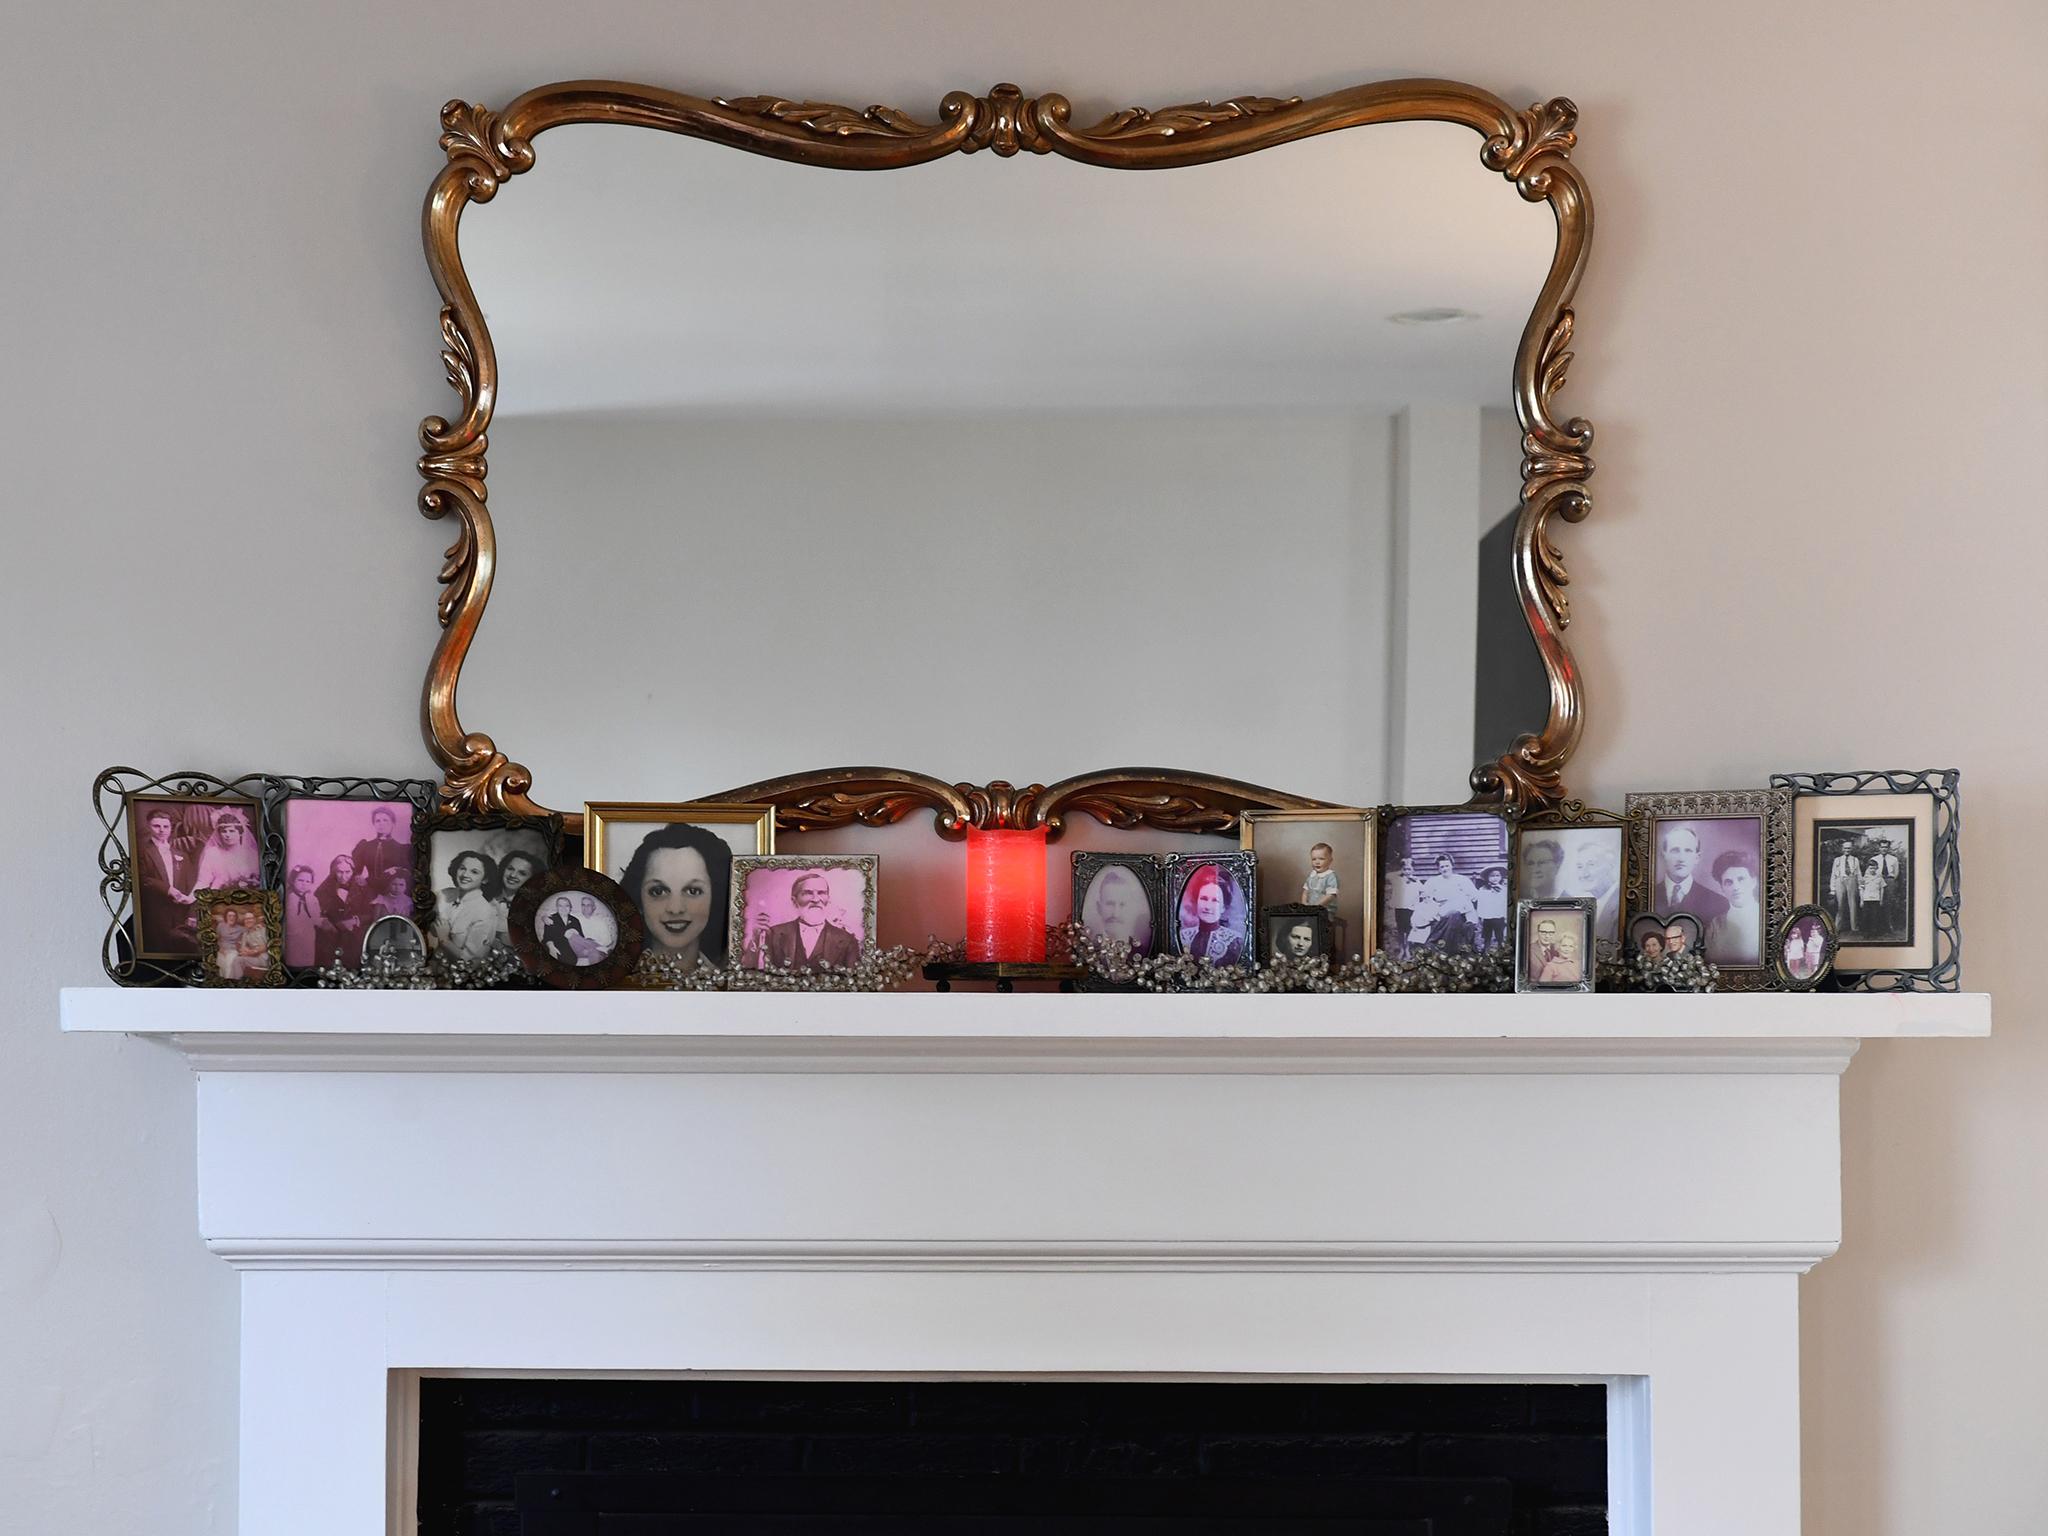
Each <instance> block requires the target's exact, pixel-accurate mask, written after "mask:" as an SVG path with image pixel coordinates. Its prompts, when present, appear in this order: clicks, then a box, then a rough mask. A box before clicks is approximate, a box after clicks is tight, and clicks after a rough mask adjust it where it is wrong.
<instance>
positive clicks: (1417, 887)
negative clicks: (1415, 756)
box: [1379, 805, 1509, 960]
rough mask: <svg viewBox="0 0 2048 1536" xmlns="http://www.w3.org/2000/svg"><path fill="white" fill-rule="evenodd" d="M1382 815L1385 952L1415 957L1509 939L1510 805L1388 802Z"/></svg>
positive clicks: (1477, 949)
mask: <svg viewBox="0 0 2048 1536" xmlns="http://www.w3.org/2000/svg"><path fill="white" fill-rule="evenodd" d="M1379 823H1380V824H1379V860H1380V921H1379V928H1380V949H1381V951H1382V952H1383V953H1385V954H1388V955H1391V956H1393V957H1394V958H1395V959H1397V960H1412V959H1415V958H1416V957H1417V956H1420V955H1478V954H1488V953H1490V952H1492V951H1494V950H1497V949H1501V948H1504V947H1505V946H1506V945H1507V943H1508V899H1509V893H1508V833H1509V819H1508V815H1507V812H1505V811H1502V810H1495V809H1490V808H1486V807H1479V806H1463V805H1445V806H1430V807H1419V808H1416V807H1405V806H1399V807H1397V806H1388V807H1385V808H1383V809H1382V810H1381V811H1380V812H1379Z"/></svg>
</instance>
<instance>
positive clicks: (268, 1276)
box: [63, 987, 1991, 1536]
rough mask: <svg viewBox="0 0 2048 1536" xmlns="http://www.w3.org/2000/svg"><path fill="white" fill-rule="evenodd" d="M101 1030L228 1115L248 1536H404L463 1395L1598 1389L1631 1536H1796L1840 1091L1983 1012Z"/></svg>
mask: <svg viewBox="0 0 2048 1536" xmlns="http://www.w3.org/2000/svg"><path fill="white" fill-rule="evenodd" d="M63 1022H64V1028H65V1029H67V1030H71V1031H76V1032H80V1033H98V1034H117V1035H119V1034H125V1035H129V1036H133V1037H137V1038H141V1039H144V1040H147V1041H151V1042H155V1043H158V1044H161V1045H163V1046H165V1047H168V1048H170V1049H174V1050H177V1051H179V1052H181V1053H182V1054H183V1055H184V1057H185V1058H186V1060H187V1061H188V1062H189V1063H190V1065H191V1067H192V1069H193V1084H194V1097H195V1101H196V1116H197V1136H196V1150H197V1155H198V1193H199V1199H198V1213H197V1214H198V1228H199V1230H198V1234H197V1237H198V1239H199V1240H203V1241H204V1242H205V1244H206V1246H207V1247H208V1248H209V1249H211V1250H212V1251H213V1252H214V1253H215V1254H217V1255H219V1256H220V1257H221V1258H222V1259H224V1260H226V1261H227V1262H228V1263H230V1264H233V1265H234V1266H235V1267H236V1268H237V1269H239V1270H240V1271H242V1274H241V1298H242V1301H241V1318H242V1439H241V1445H240V1464H241V1499H240V1527H241V1531H242V1533H243V1536H362V1533H364V1532H374V1531H383V1532H385V1533H387V1536H411V1533H412V1531H413V1529H414V1525H415V1522H414V1519H413V1510H414V1508H415V1498H416V1490H415V1487H414V1485H413V1483H412V1481H411V1473H410V1468H411V1467H412V1466H413V1465H414V1461H413V1453H412V1447H413V1441H412V1439H411V1436H412V1433H413V1427H414V1425H415V1424H416V1422H417V1418H416V1412H415V1410H414V1407H413V1404H414V1402H415V1398H414V1396H413V1395H411V1394H413V1393H414V1391H415V1388H416V1383H417V1380H418V1378H419V1377H420V1376H421V1375H423V1374H443V1373H446V1372H449V1371H461V1372H474V1373H482V1374H501V1373H506V1372H535V1373H541V1374H548V1375H559V1374H570V1375H579V1374H585V1373H607V1374H608V1373H617V1374H625V1375H649V1374H654V1375H660V1374H669V1373H677V1372H685V1373H687V1372H712V1373H720V1374H741V1375H769V1376H775V1375H788V1374H806V1375H808V1374H813V1373H818V1372H825V1373H830V1374H853V1375H862V1374H875V1373H879V1374H888V1375H905V1374H908V1375H911V1376H924V1375H938V1376H948V1377H956V1376H957V1377H979V1376H990V1375H996V1376H1001V1375H1013V1374H1025V1375H1038V1376H1055V1377H1057V1376H1074V1375H1079V1376H1088V1377H1097V1376H1102V1375H1110V1376H1123V1375H1131V1376H1158V1375H1169V1376H1178V1375H1194V1376H1199V1377H1205V1378H1207V1377H1223V1378H1240V1377H1251V1378H1259V1377H1267V1376H1272V1377H1287V1378H1301V1377H1314V1378H1325V1377H1327V1378H1330V1379H1335V1380H1360V1379H1371V1380H1385V1379H1394V1380H1408V1379H1414V1380H1442V1379H1446V1378H1449V1379H1464V1378H1473V1377H1477V1378H1484V1379H1495V1380H1553V1379H1564V1380H1579V1381H1604V1382H1606V1383H1607V1384H1608V1392H1609V1395H1608V1402H1609V1441H1608V1445H1609V1466H1608V1485H1609V1495H1610V1503H1609V1529H1610V1530H1612V1531H1613V1532H1614V1533H1615V1536H1728V1533H1730V1532H1741V1533H1742V1536H1797V1532H1798V1529H1799V1514H1800V1496H1799V1407H1798V1403H1799V1388H1800V1382H1799V1331H1798V1330H1799V1323H1798V1318H1799V1305H1798V1285H1799V1276H1800V1275H1801V1274H1802V1273H1803V1272H1805V1271H1806V1270H1808V1269H1810V1268H1812V1267H1813V1266H1814V1265H1815V1264H1817V1263H1820V1262H1822V1261H1823V1260H1825V1259H1826V1258H1827V1257H1828V1255H1829V1254H1831V1253H1833V1252H1834V1251H1835V1249H1836V1247H1837V1245H1838V1244H1839V1243H1840V1242H1841V1241H1842V1201H1841V1117H1840V1097H1841V1082H1840V1075H1841V1073H1842V1071H1843V1069H1844V1068H1845V1067H1847V1066H1848V1064H1849V1060H1850V1058H1851V1057H1852V1056H1853V1055H1854V1054H1855V1052H1856V1049H1857V1047H1858V1045H1859V1044H1860V1043H1861V1042H1862V1041H1864V1040H1873V1039H1874V1040H1898V1039H1905V1038H1908V1037H1921V1038H1924V1039H1933V1038H1935V1037H1958V1036H1980V1035H1984V1034H1987V1033H1989V1031H1990V1028H1991V1003H1990V999H1989V998H1987V997H1984V996H1981V995H1979V996H1972V995H1946V996H1914V995H1896V996H1894V995H1884V996H1877V995H1856V994H1828V995H1786V994H1757V993H1721V994H1715V995H1712V996H1704V997H1690V996H1688V997H1669V996H1662V997H1644V996H1635V995H1594V996H1577V995H1572V996H1558V995H1523V996H1507V997H1503V996H1460V997H1408V996H1400V997H1303V996H1292V997H1289V996H1241V997H1217V996H1160V995H1151V994H1137V995H1133V994H1117V993H1082V994H1073V995H1060V994H1057V993H1033V994H1023V993H1019V994H1015V995H1009V996H1000V995H997V994H994V993H989V992H953V993H948V994H935V993H892V994H884V995H874V994H852V995H848V994H839V995H821V994H798V995H790V994H773V993H746V994H718V993H703V994H679V993H629V992H606V993H590V994H581V995H579V994H560V993H545V992H481V993H451V992H369V991H318V990H296V989H284V988H276V989H263V990H255V989H251V990H229V989H210V990H209V989H191V990H169V989H150V990H144V989H129V990H122V989H117V988H110V987H98V988H82V989H78V990H74V991H68V992H66V993H65V994H64V997H63ZM308 1488H317V1489H319V1490H320V1496H319V1497H318V1498H317V1499H311V1500H309V1499H308V1498H307V1497H306V1493H305V1490H306V1489H308Z"/></svg>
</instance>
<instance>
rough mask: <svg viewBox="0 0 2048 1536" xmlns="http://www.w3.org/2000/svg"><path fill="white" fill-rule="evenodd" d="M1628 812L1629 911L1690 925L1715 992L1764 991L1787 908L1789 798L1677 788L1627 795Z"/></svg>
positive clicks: (1775, 793) (1778, 792) (1774, 792)
mask: <svg viewBox="0 0 2048 1536" xmlns="http://www.w3.org/2000/svg"><path fill="white" fill-rule="evenodd" d="M1627 806H1628V831H1629V911H1630V912H1631V913H1638V914H1641V913H1655V914H1658V915H1660V916H1663V917H1666V918H1670V917H1675V916H1677V915H1679V914H1681V913H1683V914H1685V915H1686V916H1689V917H1691V918H1693V919H1694V920H1695V921H1696V922H1697V923H1698V924H1699V926H1700V933H1701V942H1700V948H1701V950H1702V951H1703V952H1704V953H1705V955H1706V957H1707V958H1708V959H1709V960H1711V961H1713V962H1714V964H1715V966H1717V967H1718V968H1719V970H1720V982H1719V985H1720V988H1721V990H1722V991H1724V992H1757V991H1762V990H1765V989H1767V988H1769V987H1770V986H1771V985H1772V983H1773V975H1772V969H1771V953H1770V951H1771V946H1772V944H1773V943H1774V942H1775V940H1776V937H1777V932H1778V928H1779V926H1780V925H1781V924H1782V923H1783V922H1784V921H1785V914H1786V912H1787V911H1788V910H1789V909H1790V907H1791V902H1790V901H1789V900H1788V896H1787V893H1788V892H1789V891H1790V890H1791V887H1792V796H1791V793H1790V792H1789V791H1787V790H1783V789H1735V790H1712V789H1710V790H1684V791H1677V792H1672V793H1661V794H1647V795H1630V796H1629V797H1628V800H1627Z"/></svg>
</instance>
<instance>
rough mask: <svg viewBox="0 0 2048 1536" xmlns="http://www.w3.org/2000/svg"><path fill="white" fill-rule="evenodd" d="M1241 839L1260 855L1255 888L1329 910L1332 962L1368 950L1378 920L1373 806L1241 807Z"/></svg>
mask: <svg viewBox="0 0 2048 1536" xmlns="http://www.w3.org/2000/svg"><path fill="white" fill-rule="evenodd" d="M1238 826H1239V832H1238V842H1239V843H1240V845H1241V846H1243V847H1245V848H1248V849H1250V850H1251V851H1252V852H1253V853H1256V854H1257V855H1258V856H1259V889H1260V892H1261V893H1262V894H1263V895H1265V896H1269V897H1272V898H1274V900H1275V901H1276V902H1277V903H1281V904H1286V905H1295V906H1305V907H1321V908H1322V909H1323V911H1324V912H1325V913H1327V914H1328V916H1329V920H1330V921H1329V947H1328V948H1327V950H1325V951H1322V952H1323V953H1327V954H1328V955H1329V956H1330V963H1331V964H1332V965H1340V964H1342V963H1343V962H1344V961H1346V960H1363V959H1364V958H1365V957H1366V956H1367V955H1369V954H1371V953H1372V947H1373V935H1374V933H1375V932H1376V931H1377V925H1378V923H1379V891H1380V882H1379V862H1380V853H1379V848H1380V842H1379V830H1380V829H1379V812H1378V811H1377V810H1334V809H1332V810H1315V811H1246V812H1245V813H1244V814H1243V815H1242V816H1241V817H1240V818H1239V819H1238Z"/></svg>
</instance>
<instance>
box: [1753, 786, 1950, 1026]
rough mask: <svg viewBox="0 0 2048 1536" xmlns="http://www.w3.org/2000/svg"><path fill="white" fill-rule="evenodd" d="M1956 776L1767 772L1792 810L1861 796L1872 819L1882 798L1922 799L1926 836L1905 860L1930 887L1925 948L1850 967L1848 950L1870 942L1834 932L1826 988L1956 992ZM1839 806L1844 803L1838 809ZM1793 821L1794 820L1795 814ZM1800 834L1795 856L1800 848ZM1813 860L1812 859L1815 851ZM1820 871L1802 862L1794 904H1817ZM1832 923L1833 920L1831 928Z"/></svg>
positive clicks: (1914, 876) (1915, 877)
mask: <svg viewBox="0 0 2048 1536" xmlns="http://www.w3.org/2000/svg"><path fill="white" fill-rule="evenodd" d="M1962 779H1963V776H1962V773H1961V771H1960V770H1959V769H1955V768H1921V769H1898V768H1874V769H1847V770H1840V771H1829V772H1819V773H1774V774H1772V775H1771V787H1772V788H1773V789H1785V790H1790V791H1791V792H1792V795H1793V804H1794V806H1795V808H1796V807H1797V806H1799V805H1800V804H1801V803H1802V802H1805V801H1808V800H1814V799H1820V798H1823V797H1837V796H1839V797H1841V798H1842V799H1843V800H1845V801H1846V800H1848V799H1850V798H1855V797H1861V798H1862V799H1864V800H1866V801H1869V802H1872V803H1873V808H1872V810H1871V812H1870V815H1869V818H1868V819H1870V820H1880V819H1884V818H1882V816H1881V814H1880V813H1879V812H1878V811H1877V810H1876V809H1875V805H1876V804H1878V803H1882V802H1883V801H1884V800H1887V799H1893V800H1905V799H1910V798H1917V797H1919V796H1923V795H1924V796H1926V797H1927V799H1928V801H1929V806H1928V811H1927V818H1926V819H1927V821H1928V823H1929V833H1928V836H1927V839H1926V848H1925V850H1924V853H1921V854H1918V855H1916V856H1915V857H1914V858H1913V859H1912V861H1911V862H1912V863H1913V864H1914V865H1915V866H1916V867H1915V868H1914V869H1913V871H1912V879H1913V880H1915V881H1918V880H1919V879H1921V878H1922V876H1923V872H1922V869H1921V868H1920V867H1918V866H1920V865H1922V863H1923V861H1924V876H1925V878H1926V879H1927V880H1928V882H1929V885H1930V887H1931V899H1930V901H1929V908H1930V915H1931V923H1932V927H1931V931H1930V933H1929V936H1928V937H1929V944H1930V949H1929V951H1928V960H1927V963H1926V964H1925V965H1916V964H1906V965H1869V966H1862V967H1859V966H1857V965H1856V964H1855V951H1856V950H1857V949H1858V948H1862V949H1869V948H1872V947H1874V946H1871V945H1867V944H1866V945H1860V946H1859V945H1858V944H1856V942H1855V940H1854V937H1853V936H1852V935H1845V934H1842V933H1840V932H1839V931H1838V932H1837V935H1836V943H1837V949H1836V955H1835V964H1834V973H1833V977H1832V985H1833V986H1834V987H1835V988H1837V989H1838V990H1841V991H1845V992H1959V991H1961V990H1962V974H1963V931H1962V911H1963V861H1962V853H1961V837H1962V827H1963V803H1962ZM1842 809H1844V810H1845V811H1846V810H1847V809H1848V807H1847V806H1846V805H1845V806H1844V807H1842ZM1856 819H1857V818H1854V817H1849V816H1842V817H1817V818H1816V820H1819V821H1835V820H1842V821H1853V820H1856ZM1795 820H1797V818H1795ZM1804 842H1805V840H1804V838H1803V836H1802V840H1801V848H1800V852H1801V855H1802V856H1804V855H1805V853H1806V850H1805V846H1804ZM1816 863H1817V856H1816ZM1820 880H1821V875H1820V872H1819V870H1818V868H1817V867H1814V866H1813V865H1810V864H1805V863H1803V864H1802V866H1801V870H1800V876H1799V889H1798V890H1797V891H1796V894H1797V895H1798V897H1799V899H1800V900H1801V901H1802V902H1818V901H1819V900H1820V899H1821V896H1822V895H1823V893H1822V892H1821V891H1820V890H1819V889H1818V887H1819V883H1820ZM1838 928H1839V925H1838Z"/></svg>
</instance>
